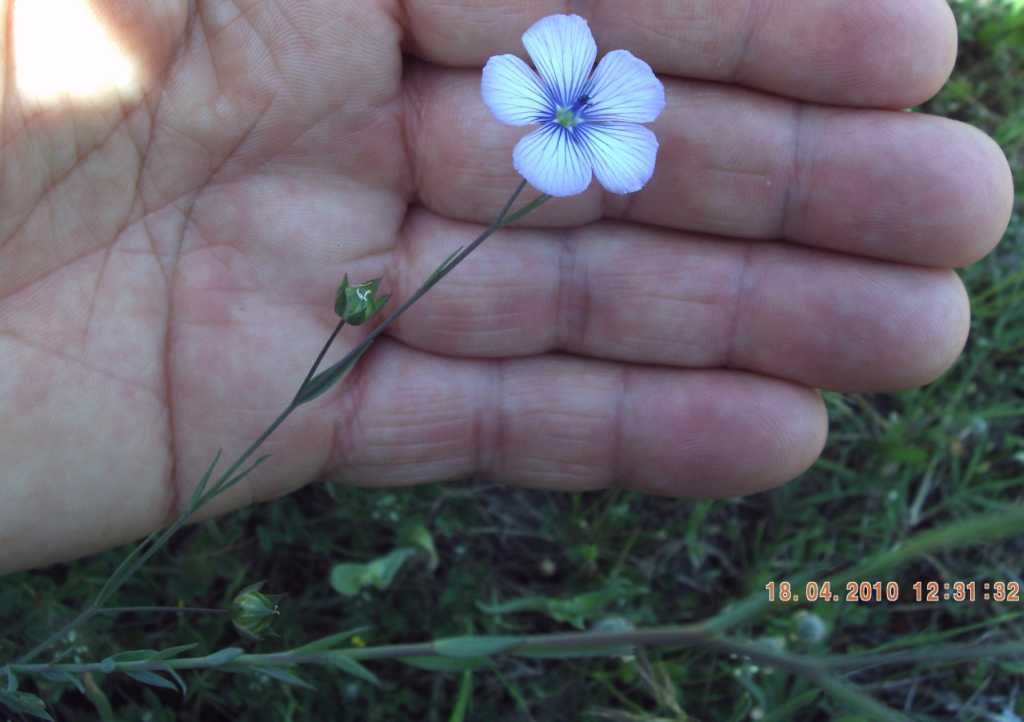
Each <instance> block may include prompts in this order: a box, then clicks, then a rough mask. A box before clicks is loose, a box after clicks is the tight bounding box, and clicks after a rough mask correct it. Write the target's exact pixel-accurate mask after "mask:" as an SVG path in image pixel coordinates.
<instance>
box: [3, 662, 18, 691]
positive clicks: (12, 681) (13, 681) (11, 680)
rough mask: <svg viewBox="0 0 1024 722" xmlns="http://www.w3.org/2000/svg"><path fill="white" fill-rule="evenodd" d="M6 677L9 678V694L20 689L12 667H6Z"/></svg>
mask: <svg viewBox="0 0 1024 722" xmlns="http://www.w3.org/2000/svg"><path fill="white" fill-rule="evenodd" d="M4 676H6V677H7V689H6V690H5V691H7V692H13V691H14V690H16V689H18V678H17V677H15V676H14V672H12V671H11V668H10V667H4Z"/></svg>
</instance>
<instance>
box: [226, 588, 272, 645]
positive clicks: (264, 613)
mask: <svg viewBox="0 0 1024 722" xmlns="http://www.w3.org/2000/svg"><path fill="white" fill-rule="evenodd" d="M262 586H263V582H258V583H257V584H253V585H250V586H248V587H246V588H245V589H243V590H242V591H240V592H239V593H238V594H237V595H236V596H235V599H234V601H233V602H232V603H231V621H232V622H233V623H234V625H235V629H237V630H238V631H239V632H241V633H242V634H243V635H245V636H246V637H249V638H250V639H259V638H260V637H261V636H262V635H263V634H264V633H266V632H267V631H269V629H270V625H271V624H272V623H273V621H274V617H275V616H277V615H278V614H280V613H281V612H280V611H279V610H278V608H277V601H278V600H279V599H280V598H281V596H280V595H269V594H263V593H262V592H260V587H262Z"/></svg>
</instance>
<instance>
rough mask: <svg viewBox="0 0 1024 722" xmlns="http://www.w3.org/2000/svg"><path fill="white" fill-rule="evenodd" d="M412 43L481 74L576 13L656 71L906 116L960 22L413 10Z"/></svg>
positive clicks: (930, 4) (458, 0)
mask: <svg viewBox="0 0 1024 722" xmlns="http://www.w3.org/2000/svg"><path fill="white" fill-rule="evenodd" d="M403 5H404V7H405V17H404V18H403V19H402V20H403V24H404V25H405V27H406V29H407V38H406V45H407V47H408V49H409V50H410V51H411V52H412V53H413V54H415V55H417V56H419V57H421V58H422V59H424V60H428V61H430V62H434V63H437V64H440V65H446V66H452V67H480V66H482V65H483V64H484V62H486V60H487V58H488V57H490V56H492V55H498V54H500V53H515V54H519V55H522V54H523V48H522V43H521V42H520V38H521V36H522V33H523V31H525V30H526V29H527V28H528V27H529V26H530V25H531V24H532V23H533V22H534V21H536V20H537V19H539V18H541V17H543V16H545V15H551V14H556V13H563V12H575V13H576V14H579V15H582V16H584V17H585V18H587V20H588V21H589V23H590V26H591V29H592V31H593V33H594V37H595V38H596V40H597V44H598V48H600V50H601V52H607V51H609V50H615V49H618V48H625V49H627V50H630V51H632V52H633V53H635V54H636V55H638V56H640V57H641V58H643V59H644V60H645V61H647V62H648V63H650V65H651V66H652V67H653V68H654V69H655V70H656V71H657V72H660V73H667V74H671V75H678V76H683V77H689V78H699V79H703V80H713V81H719V82H735V83H739V84H742V85H746V86H749V87H752V88H757V89H760V90H766V91H769V92H772V93H777V94H781V95H787V96H790V97H793V98H799V99H801V100H808V101H812V102H816V103H826V104H836V105H851V106H865V107H877V108H905V107H909V106H912V105H917V104H918V103H921V102H923V101H924V100H927V99H928V98H930V97H931V96H932V95H934V94H935V93H936V92H937V91H938V89H939V88H940V87H942V84H943V83H945V81H946V79H947V78H948V77H949V73H950V72H951V71H952V68H953V63H954V61H955V59H956V44H957V35H956V22H955V20H954V19H953V14H952V12H951V11H950V9H949V6H948V5H947V4H946V2H945V1H944V0H872V2H849V0H815V2H775V1H773V0H688V1H687V2H678V0H661V1H658V2H655V1H654V0H638V1H636V2H629V3H626V2H622V1H621V0H570V2H568V3H567V2H566V0H531V1H530V2H516V3H509V2H505V0H447V1H446V2H437V1H436V0H406V2H405V3H404V4H403Z"/></svg>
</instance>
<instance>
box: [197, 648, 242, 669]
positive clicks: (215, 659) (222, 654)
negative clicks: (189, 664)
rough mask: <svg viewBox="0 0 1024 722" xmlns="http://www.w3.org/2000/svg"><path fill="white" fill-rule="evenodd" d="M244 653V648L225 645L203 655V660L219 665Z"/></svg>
mask: <svg viewBox="0 0 1024 722" xmlns="http://www.w3.org/2000/svg"><path fill="white" fill-rule="evenodd" d="M244 653H245V650H244V649H240V648H239V647H225V648H224V649H221V650H219V651H217V652H214V653H213V654H209V655H207V656H205V657H203V661H205V662H208V663H209V664H210V665H212V666H214V667H220V666H222V665H225V664H227V663H228V662H230V661H231V660H233V659H234V658H235V657H240V656H241V655H242V654H244Z"/></svg>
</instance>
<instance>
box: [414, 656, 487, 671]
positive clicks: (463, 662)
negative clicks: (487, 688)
mask: <svg viewBox="0 0 1024 722" xmlns="http://www.w3.org/2000/svg"><path fill="white" fill-rule="evenodd" d="M398 661H399V662H402V663H403V664H407V665H409V666H410V667H416V668H417V669H425V670H427V671H428V672H463V671H465V670H467V669H481V668H483V667H492V666H494V663H493V662H492V661H491V660H490V659H488V658H487V657H461V658H455V657H399V658H398Z"/></svg>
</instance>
